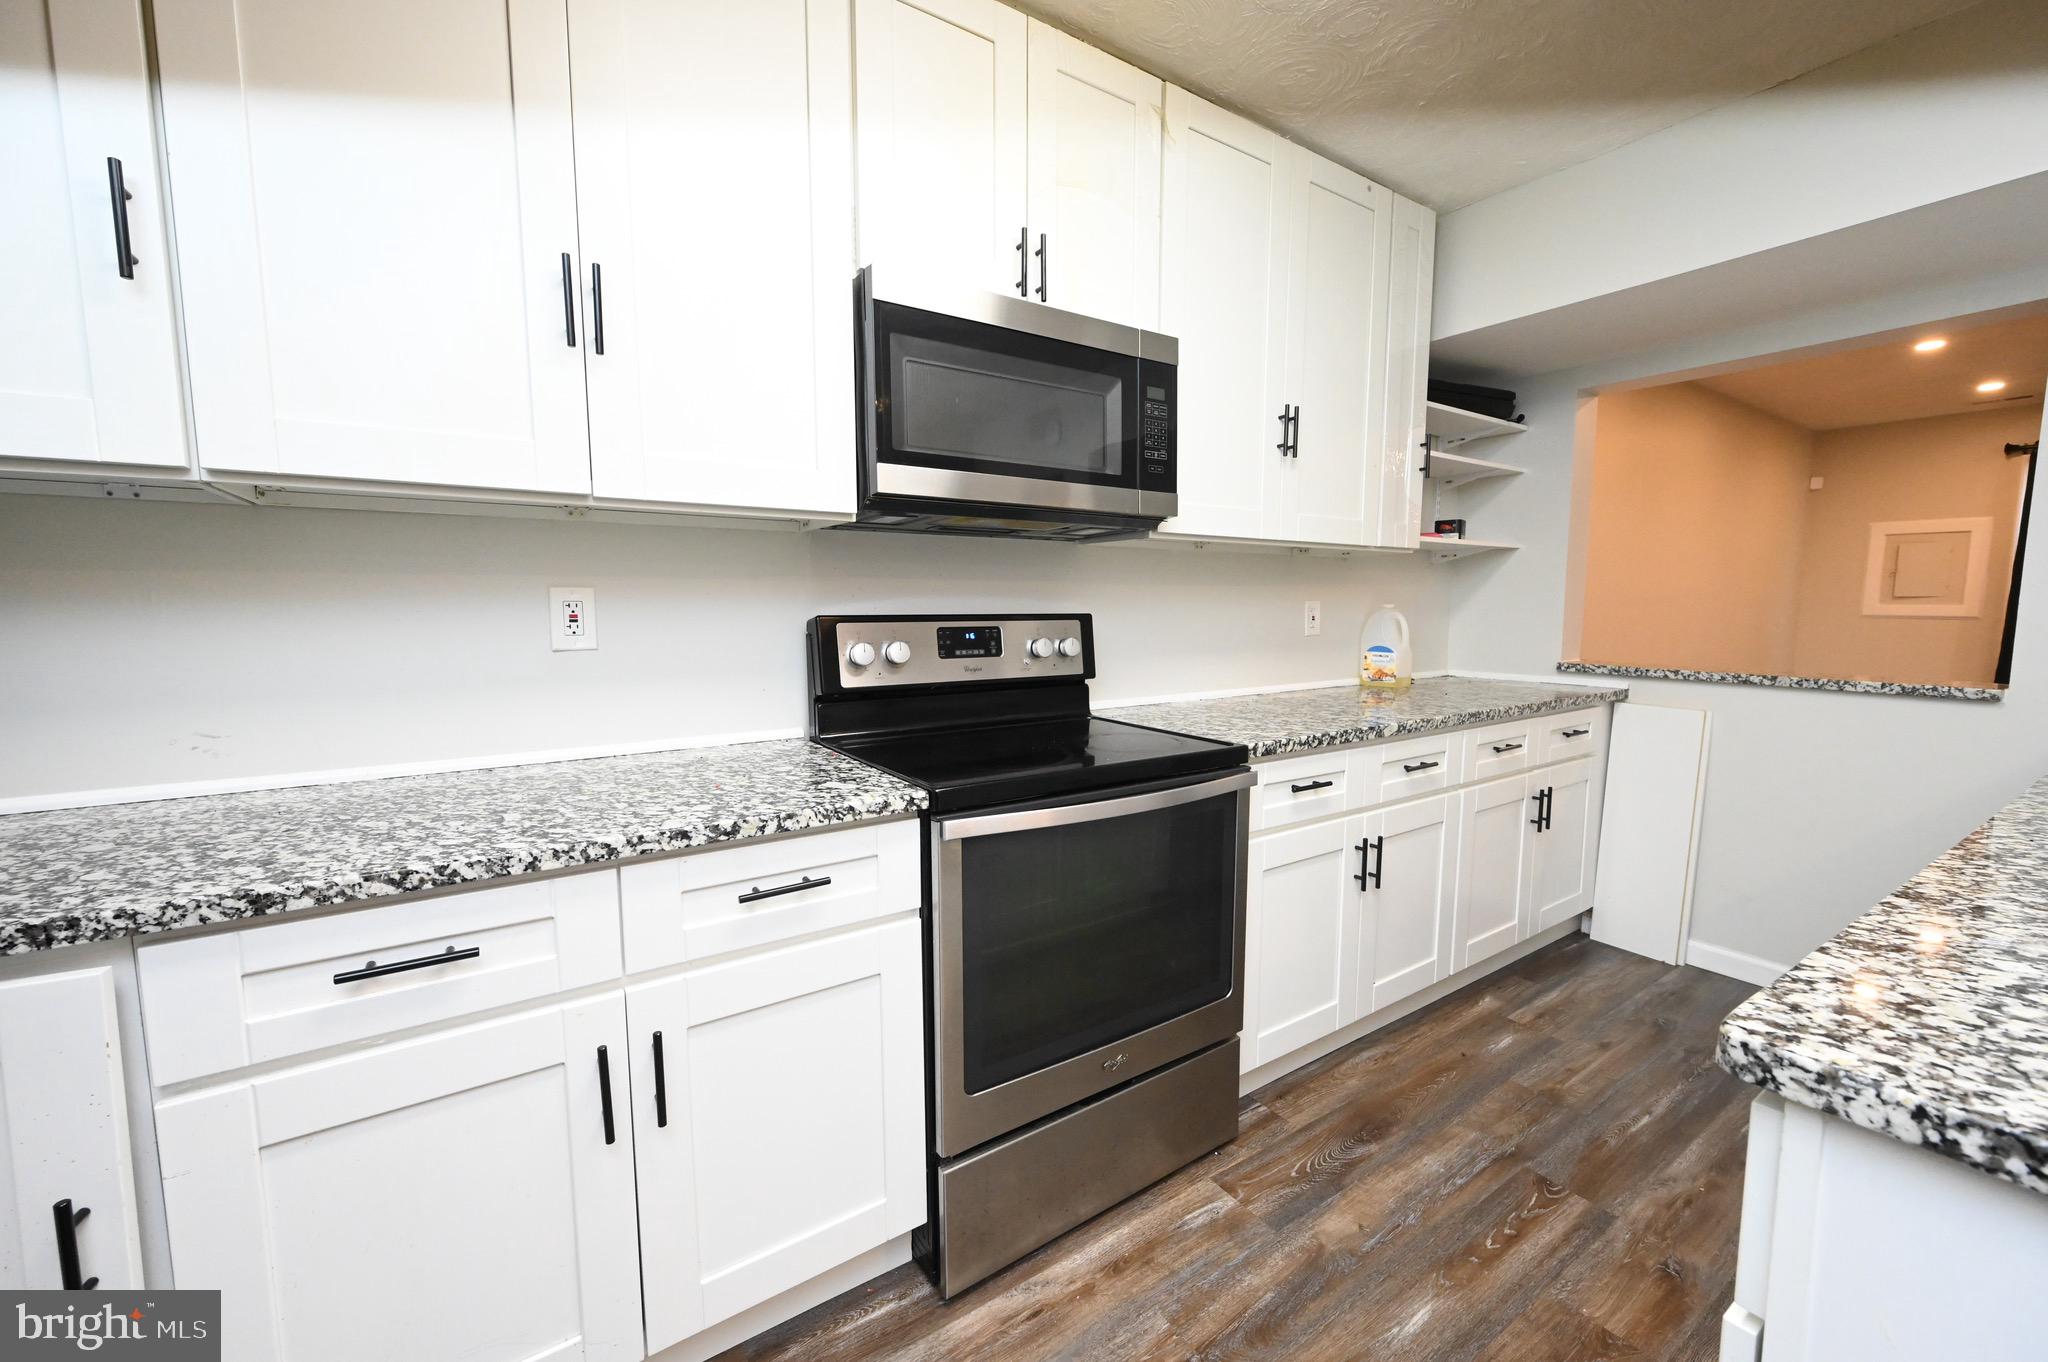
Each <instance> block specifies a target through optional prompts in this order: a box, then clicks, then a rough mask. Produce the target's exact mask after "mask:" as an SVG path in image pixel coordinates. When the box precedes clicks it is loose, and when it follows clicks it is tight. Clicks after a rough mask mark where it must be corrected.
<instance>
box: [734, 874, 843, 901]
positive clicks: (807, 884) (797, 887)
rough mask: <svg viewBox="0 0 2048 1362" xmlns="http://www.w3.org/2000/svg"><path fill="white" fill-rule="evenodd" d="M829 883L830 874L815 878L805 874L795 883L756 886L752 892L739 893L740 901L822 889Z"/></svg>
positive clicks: (830, 881) (830, 880) (830, 879)
mask: <svg viewBox="0 0 2048 1362" xmlns="http://www.w3.org/2000/svg"><path fill="white" fill-rule="evenodd" d="M830 883H832V877H831V876H830V875H820V876H818V878H817V879H815V880H814V879H812V878H811V877H810V876H809V875H806V876H804V877H803V878H802V879H800V880H798V881H797V882H796V883H795V884H778V885H776V886H775V887H774V888H773V889H762V888H760V887H759V886H756V887H755V888H754V889H753V891H752V892H750V893H746V894H742V895H740V902H741V903H752V902H754V901H755V900H757V899H772V898H779V897H780V896H782V895H784V894H801V893H802V892H803V891H804V890H806V889H823V888H824V887H825V886H826V885H828V884H830Z"/></svg>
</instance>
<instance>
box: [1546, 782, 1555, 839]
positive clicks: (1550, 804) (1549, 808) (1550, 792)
mask: <svg viewBox="0 0 2048 1362" xmlns="http://www.w3.org/2000/svg"><path fill="white" fill-rule="evenodd" d="M1556 811H1557V787H1556V786H1555V785H1546V786H1544V787H1543V830H1544V831H1545V832H1549V831H1550V826H1551V824H1552V823H1553V822H1554V821H1555V819H1554V818H1553V815H1554V814H1555V813H1556Z"/></svg>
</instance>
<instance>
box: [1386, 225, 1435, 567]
mask: <svg viewBox="0 0 2048 1362" xmlns="http://www.w3.org/2000/svg"><path fill="white" fill-rule="evenodd" d="M1435 272H1436V213H1435V212H1434V211H1432V210H1430V209H1428V208H1424V207H1423V206H1422V205H1421V204H1419V203H1415V202H1413V201H1411V200H1408V199H1404V198H1401V197H1399V196H1398V195H1397V196H1395V198H1394V242H1393V263H1392V269H1391V278H1390V281H1389V285H1388V294H1389V298H1390V304H1389V308H1388V313H1387V361H1386V380H1387V389H1386V391H1387V414H1386V419H1385V422H1384V423H1383V427H1382V428H1383V430H1384V432H1385V434H1384V444H1383V447H1384V450H1385V453H1384V455H1383V457H1382V458H1381V459H1380V460H1379V474H1380V496H1379V517H1380V526H1379V538H1378V542H1379V543H1380V544H1382V545H1384V546H1386V547H1387V548H1394V549H1412V548H1414V547H1415V545H1416V542H1417V541H1416V536H1417V534H1418V533H1419V532H1420V530H1421V528H1422V483H1423V477H1422V446H1423V442H1424V441H1425V440H1426V439H1427V438H1428V425H1427V417H1428V413H1427V411H1426V409H1425V404H1426V402H1427V400H1428V397H1429V311H1430V291H1431V280H1432V278H1433V277H1434V275H1435Z"/></svg>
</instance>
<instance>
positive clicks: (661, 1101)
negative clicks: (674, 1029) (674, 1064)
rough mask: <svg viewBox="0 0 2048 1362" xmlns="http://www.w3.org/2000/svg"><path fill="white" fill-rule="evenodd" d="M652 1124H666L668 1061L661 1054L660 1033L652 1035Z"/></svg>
mask: <svg viewBox="0 0 2048 1362" xmlns="http://www.w3.org/2000/svg"><path fill="white" fill-rule="evenodd" d="M654 1124H655V1125H657V1126H666V1125H667V1124H668V1061H667V1060H665V1059H663V1058H662V1054H661V1032H659V1031H656V1032H655V1033H654Z"/></svg>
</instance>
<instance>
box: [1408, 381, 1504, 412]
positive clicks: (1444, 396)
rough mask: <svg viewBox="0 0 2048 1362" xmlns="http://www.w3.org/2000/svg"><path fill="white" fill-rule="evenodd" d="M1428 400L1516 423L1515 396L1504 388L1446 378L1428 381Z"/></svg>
mask: <svg viewBox="0 0 2048 1362" xmlns="http://www.w3.org/2000/svg"><path fill="white" fill-rule="evenodd" d="M1429 400H1430V401H1432V402H1441V403H1442V404H1443V405H1444V406H1446V407H1456V408H1458V409H1459V410H1460V411H1476V412H1478V413H1479V414H1480V415H1481V416H1492V417H1497V418H1498V419H1500V420H1502V421H1516V420H1520V419H1521V418H1519V417H1517V416H1516V415H1515V395H1514V393H1512V392H1510V391H1509V390H1508V389H1506V388H1488V387H1484V386H1482V385H1480V384H1477V383H1453V382H1451V381H1450V380H1449V379H1447V378H1432V379H1431V380H1429Z"/></svg>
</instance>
